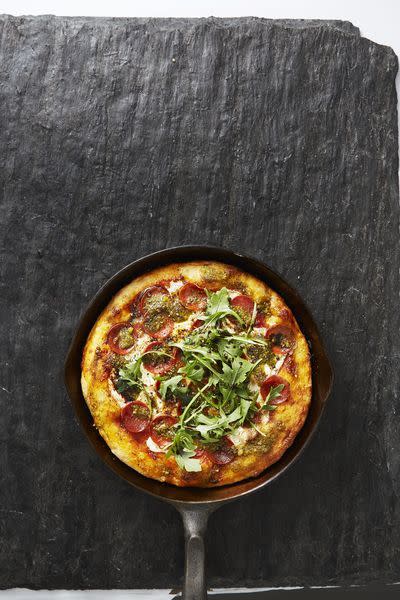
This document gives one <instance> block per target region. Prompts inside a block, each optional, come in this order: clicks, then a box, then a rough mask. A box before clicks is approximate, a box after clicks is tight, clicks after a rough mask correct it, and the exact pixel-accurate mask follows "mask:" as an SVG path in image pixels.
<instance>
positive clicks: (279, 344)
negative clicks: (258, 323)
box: [265, 325, 296, 356]
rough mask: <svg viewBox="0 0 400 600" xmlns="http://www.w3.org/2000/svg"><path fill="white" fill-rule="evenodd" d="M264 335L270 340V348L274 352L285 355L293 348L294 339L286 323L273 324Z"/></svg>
mask: <svg viewBox="0 0 400 600" xmlns="http://www.w3.org/2000/svg"><path fill="white" fill-rule="evenodd" d="M265 337H266V338H267V339H269V340H271V342H272V350H273V351H274V352H275V354H280V355H282V356H283V355H285V354H289V352H292V351H293V350H294V347H295V345H296V340H295V337H294V332H293V329H291V327H288V326H287V325H274V326H273V327H270V328H269V329H268V331H267V333H266V334H265Z"/></svg>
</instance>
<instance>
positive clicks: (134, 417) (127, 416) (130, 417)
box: [121, 400, 150, 433]
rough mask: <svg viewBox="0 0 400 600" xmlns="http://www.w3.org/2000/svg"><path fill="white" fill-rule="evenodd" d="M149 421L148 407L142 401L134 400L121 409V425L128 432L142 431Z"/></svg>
mask: <svg viewBox="0 0 400 600" xmlns="http://www.w3.org/2000/svg"><path fill="white" fill-rule="evenodd" d="M149 423H150V409H149V407H148V406H147V404H145V403H144V402H140V401H139V400H134V401H133V402H129V403H128V404H126V405H125V406H124V408H123V409H122V410H121V425H122V427H123V428H124V429H126V430H127V431H129V432H130V433H142V432H144V431H145V430H146V429H147V428H148V426H149Z"/></svg>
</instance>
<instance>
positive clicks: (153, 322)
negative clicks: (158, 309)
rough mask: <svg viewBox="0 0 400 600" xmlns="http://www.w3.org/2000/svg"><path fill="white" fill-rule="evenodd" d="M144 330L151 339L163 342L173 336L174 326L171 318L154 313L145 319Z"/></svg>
mask: <svg viewBox="0 0 400 600" xmlns="http://www.w3.org/2000/svg"><path fill="white" fill-rule="evenodd" d="M142 329H143V331H144V332H145V333H147V334H148V335H150V336H151V337H153V338H156V339H157V340H163V339H165V338H167V337H168V336H169V335H171V333H172V331H173V329H174V324H173V322H172V321H171V319H170V318H169V317H166V316H165V315H163V314H162V313H152V314H148V315H147V316H146V317H145V318H144V319H143V324H142Z"/></svg>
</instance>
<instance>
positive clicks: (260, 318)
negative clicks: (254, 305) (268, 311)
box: [254, 312, 267, 327]
mask: <svg viewBox="0 0 400 600" xmlns="http://www.w3.org/2000/svg"><path fill="white" fill-rule="evenodd" d="M266 326H267V324H266V322H265V317H264V315H263V314H262V313H260V312H258V313H257V314H256V320H255V321H254V327H266Z"/></svg>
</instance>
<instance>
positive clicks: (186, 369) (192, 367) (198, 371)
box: [178, 360, 205, 381]
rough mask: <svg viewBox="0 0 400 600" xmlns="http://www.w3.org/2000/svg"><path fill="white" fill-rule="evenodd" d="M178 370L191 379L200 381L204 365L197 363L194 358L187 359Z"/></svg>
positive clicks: (202, 376)
mask: <svg viewBox="0 0 400 600" xmlns="http://www.w3.org/2000/svg"><path fill="white" fill-rule="evenodd" d="M178 372H179V373H181V374H182V375H185V377H187V378H188V379H191V380H192V381H201V380H202V379H203V378H204V373H205V371H204V367H202V366H201V365H199V364H198V363H197V362H196V361H195V360H188V361H187V362H186V364H185V365H184V366H183V367H181V368H180V369H179V371H178Z"/></svg>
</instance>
